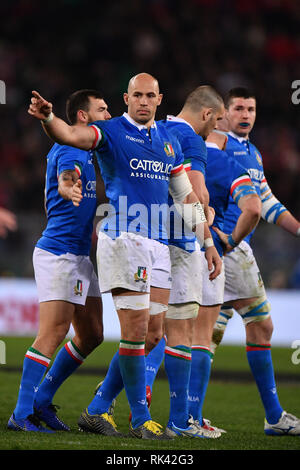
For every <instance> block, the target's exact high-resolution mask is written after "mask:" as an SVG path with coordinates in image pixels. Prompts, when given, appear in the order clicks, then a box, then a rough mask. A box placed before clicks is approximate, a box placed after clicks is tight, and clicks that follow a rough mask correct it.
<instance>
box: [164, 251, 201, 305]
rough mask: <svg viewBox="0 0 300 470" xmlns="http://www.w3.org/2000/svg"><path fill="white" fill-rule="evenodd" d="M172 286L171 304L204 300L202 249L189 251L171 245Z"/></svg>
mask: <svg viewBox="0 0 300 470" xmlns="http://www.w3.org/2000/svg"><path fill="white" fill-rule="evenodd" d="M170 257H171V277H172V288H171V292H170V299H169V303H170V304H185V303H188V302H197V303H198V304H201V302H202V263H203V259H202V257H201V252H200V251H198V250H197V251H194V252H193V253H189V252H188V251H185V250H182V249H181V248H178V247H176V246H172V245H170Z"/></svg>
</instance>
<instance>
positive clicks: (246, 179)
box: [230, 173, 252, 196]
mask: <svg viewBox="0 0 300 470" xmlns="http://www.w3.org/2000/svg"><path fill="white" fill-rule="evenodd" d="M244 183H248V184H251V183H252V181H251V179H250V176H249V175H248V174H247V173H245V174H244V175H241V176H239V177H238V178H236V179H235V180H234V181H233V183H232V185H231V188H230V195H231V196H232V193H233V191H234V190H235V188H237V187H238V186H239V185H240V184H244Z"/></svg>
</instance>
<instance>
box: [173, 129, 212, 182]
mask: <svg viewBox="0 0 300 470" xmlns="http://www.w3.org/2000/svg"><path fill="white" fill-rule="evenodd" d="M177 135H178V140H179V142H180V145H181V148H182V152H183V155H184V166H185V167H186V168H187V169H189V170H196V171H201V173H203V174H204V175H205V169H206V164H207V149H206V145H205V142H204V140H203V139H202V137H201V136H200V135H197V134H196V133H195V131H193V129H191V128H190V127H189V126H187V125H184V129H182V132H180V125H178V132H177Z"/></svg>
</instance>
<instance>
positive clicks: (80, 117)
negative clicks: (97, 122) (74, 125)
mask: <svg viewBox="0 0 300 470" xmlns="http://www.w3.org/2000/svg"><path fill="white" fill-rule="evenodd" d="M87 121H88V115H87V113H86V112H85V111H83V110H82V109H79V110H78V111H77V122H84V123H86V122H87Z"/></svg>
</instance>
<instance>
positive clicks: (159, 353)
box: [146, 336, 166, 392]
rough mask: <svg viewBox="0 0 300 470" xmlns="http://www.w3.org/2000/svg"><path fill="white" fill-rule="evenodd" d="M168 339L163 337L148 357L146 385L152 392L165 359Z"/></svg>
mask: <svg viewBox="0 0 300 470" xmlns="http://www.w3.org/2000/svg"><path fill="white" fill-rule="evenodd" d="M165 347H166V339H165V337H164V336H163V337H162V339H161V340H160V342H159V343H158V344H157V345H156V346H155V348H153V349H152V351H150V352H149V354H148V356H146V385H149V387H150V389H151V392H152V387H153V383H154V380H155V377H156V375H157V372H158V370H159V368H160V366H161V363H162V361H163V359H164V355H165Z"/></svg>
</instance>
